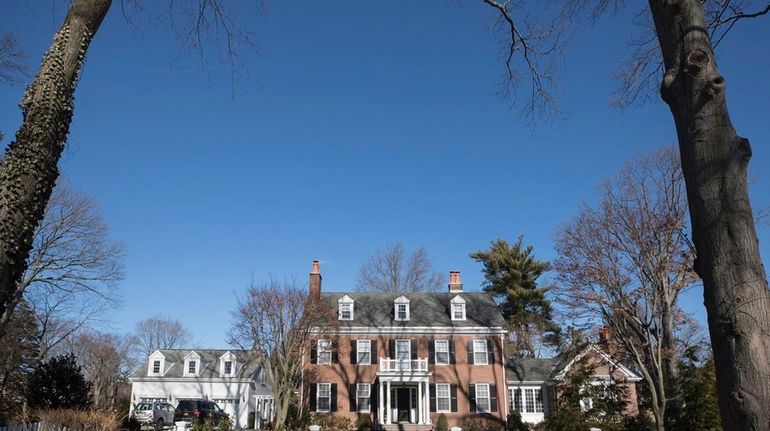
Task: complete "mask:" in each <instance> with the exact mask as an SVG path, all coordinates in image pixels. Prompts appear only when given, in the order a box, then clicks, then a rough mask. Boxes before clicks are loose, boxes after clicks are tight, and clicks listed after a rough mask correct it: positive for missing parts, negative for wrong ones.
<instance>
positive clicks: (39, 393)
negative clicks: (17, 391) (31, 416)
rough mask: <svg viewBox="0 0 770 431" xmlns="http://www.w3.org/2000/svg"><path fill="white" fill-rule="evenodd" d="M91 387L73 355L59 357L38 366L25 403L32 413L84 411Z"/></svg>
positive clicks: (89, 398)
mask: <svg viewBox="0 0 770 431" xmlns="http://www.w3.org/2000/svg"><path fill="white" fill-rule="evenodd" d="M90 392H91V384H90V383H88V381H86V378H85V377H84V376H83V370H81V368H80V366H79V365H78V364H77V360H76V358H75V355H73V354H71V353H70V354H69V355H59V356H56V357H53V358H51V359H50V360H48V361H46V362H42V363H40V365H39V366H38V367H37V369H35V371H34V372H33V373H32V376H30V380H29V390H28V392H27V403H28V404H29V407H30V408H32V409H87V408H88V407H90V406H91V393H90Z"/></svg>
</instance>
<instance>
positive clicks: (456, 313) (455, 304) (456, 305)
mask: <svg viewBox="0 0 770 431" xmlns="http://www.w3.org/2000/svg"><path fill="white" fill-rule="evenodd" d="M450 303H451V304H450V306H449V314H450V316H451V318H452V320H465V298H463V297H462V296H460V295H457V296H455V297H454V298H452V300H451V301H450Z"/></svg>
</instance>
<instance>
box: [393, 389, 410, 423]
mask: <svg viewBox="0 0 770 431" xmlns="http://www.w3.org/2000/svg"><path fill="white" fill-rule="evenodd" d="M396 403H397V404H396V408H397V409H398V416H396V419H397V420H398V422H409V408H410V407H411V406H412V401H411V391H410V390H409V388H397V389H396Z"/></svg>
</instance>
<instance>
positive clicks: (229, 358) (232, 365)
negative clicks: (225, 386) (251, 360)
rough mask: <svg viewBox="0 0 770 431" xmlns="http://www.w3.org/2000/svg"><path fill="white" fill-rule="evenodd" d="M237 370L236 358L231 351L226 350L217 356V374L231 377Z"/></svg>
mask: <svg viewBox="0 0 770 431" xmlns="http://www.w3.org/2000/svg"><path fill="white" fill-rule="evenodd" d="M237 372H238V358H237V357H236V356H235V355H234V354H233V353H232V352H226V353H225V354H224V355H222V356H220V357H219V375H220V376H222V377H232V376H234V375H235V373H237Z"/></svg>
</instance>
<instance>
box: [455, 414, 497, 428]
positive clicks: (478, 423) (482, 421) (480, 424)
mask: <svg viewBox="0 0 770 431" xmlns="http://www.w3.org/2000/svg"><path fill="white" fill-rule="evenodd" d="M460 428H462V429H463V431H505V427H504V426H503V424H502V423H500V421H498V420H496V419H492V418H490V417H482V418H474V419H464V420H463V422H462V424H460Z"/></svg>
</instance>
